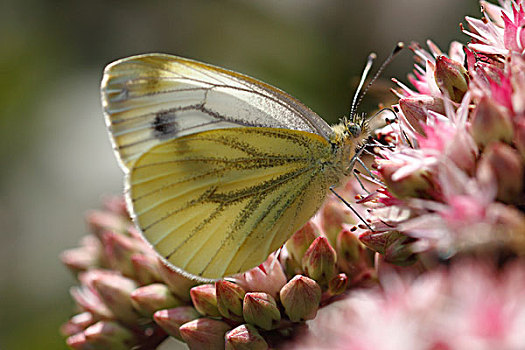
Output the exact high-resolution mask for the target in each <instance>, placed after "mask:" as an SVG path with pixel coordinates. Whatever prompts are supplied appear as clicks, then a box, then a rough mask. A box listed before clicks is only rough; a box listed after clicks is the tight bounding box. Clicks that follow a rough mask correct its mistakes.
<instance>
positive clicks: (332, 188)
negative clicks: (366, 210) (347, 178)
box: [330, 186, 374, 232]
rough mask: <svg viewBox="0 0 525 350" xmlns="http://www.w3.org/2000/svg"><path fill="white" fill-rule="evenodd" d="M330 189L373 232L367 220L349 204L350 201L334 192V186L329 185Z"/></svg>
mask: <svg viewBox="0 0 525 350" xmlns="http://www.w3.org/2000/svg"><path fill="white" fill-rule="evenodd" d="M330 191H332V193H333V194H335V196H336V197H337V198H339V200H340V201H341V202H343V203H344V205H346V206H347V207H348V208H349V209H350V210H351V211H352V212H353V213H354V214H355V216H357V217H358V218H359V220H361V222H363V223H364V224H365V225H366V227H368V229H369V230H370V231H372V232H374V229H373V228H372V227H371V226H370V225H369V224H368V222H366V221H365V219H364V218H363V217H362V216H361V215H360V214H359V213H358V212H357V210H355V209H354V208H353V207H352V206H351V205H350V203H348V202H347V201H346V200H345V199H344V198H343V197H341V196H340V195H339V193H337V192H335V190H334V186H330Z"/></svg>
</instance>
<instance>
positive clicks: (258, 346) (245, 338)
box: [226, 324, 269, 350]
mask: <svg viewBox="0 0 525 350" xmlns="http://www.w3.org/2000/svg"><path fill="white" fill-rule="evenodd" d="M266 349H269V347H268V344H267V343H266V341H265V340H264V338H263V337H262V336H261V335H260V334H259V332H257V329H256V328H255V327H254V326H252V325H251V324H243V325H241V326H239V327H237V328H234V329H232V330H231V331H229V332H228V333H226V350H266Z"/></svg>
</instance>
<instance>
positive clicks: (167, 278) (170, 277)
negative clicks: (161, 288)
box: [158, 259, 199, 301]
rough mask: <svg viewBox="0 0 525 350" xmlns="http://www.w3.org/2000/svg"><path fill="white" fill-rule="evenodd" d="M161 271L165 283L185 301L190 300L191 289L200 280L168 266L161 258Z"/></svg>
mask: <svg viewBox="0 0 525 350" xmlns="http://www.w3.org/2000/svg"><path fill="white" fill-rule="evenodd" d="M158 266H159V273H160V276H161V277H162V279H163V280H164V283H166V285H167V286H168V288H169V289H170V290H171V291H172V292H173V294H175V295H176V296H177V297H179V298H180V299H181V300H183V301H189V300H190V289H191V287H193V286H196V285H197V284H199V282H197V281H195V280H192V279H190V278H188V277H186V276H184V275H183V274H181V273H180V272H178V271H175V270H173V269H172V268H170V267H169V266H167V265H166V264H165V263H164V262H163V261H162V260H161V259H159V265H158Z"/></svg>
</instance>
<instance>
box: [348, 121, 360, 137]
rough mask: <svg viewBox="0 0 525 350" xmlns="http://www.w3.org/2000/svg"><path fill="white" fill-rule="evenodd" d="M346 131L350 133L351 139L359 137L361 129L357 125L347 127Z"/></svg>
mask: <svg viewBox="0 0 525 350" xmlns="http://www.w3.org/2000/svg"><path fill="white" fill-rule="evenodd" d="M348 131H350V133H351V134H352V136H353V137H358V136H359V135H361V127H360V126H359V125H357V124H350V125H348Z"/></svg>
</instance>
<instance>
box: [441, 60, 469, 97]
mask: <svg viewBox="0 0 525 350" xmlns="http://www.w3.org/2000/svg"><path fill="white" fill-rule="evenodd" d="M434 78H435V80H436V83H437V85H438V87H439V90H441V92H442V93H443V94H446V95H448V97H450V99H451V100H452V101H454V102H458V103H459V102H461V99H462V98H463V95H465V93H466V92H467V90H468V84H469V81H470V78H469V75H468V72H467V70H466V69H465V67H463V65H462V64H461V63H459V62H456V61H454V60H451V59H450V58H447V57H445V56H439V57H437V58H436V71H435V73H434Z"/></svg>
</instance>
